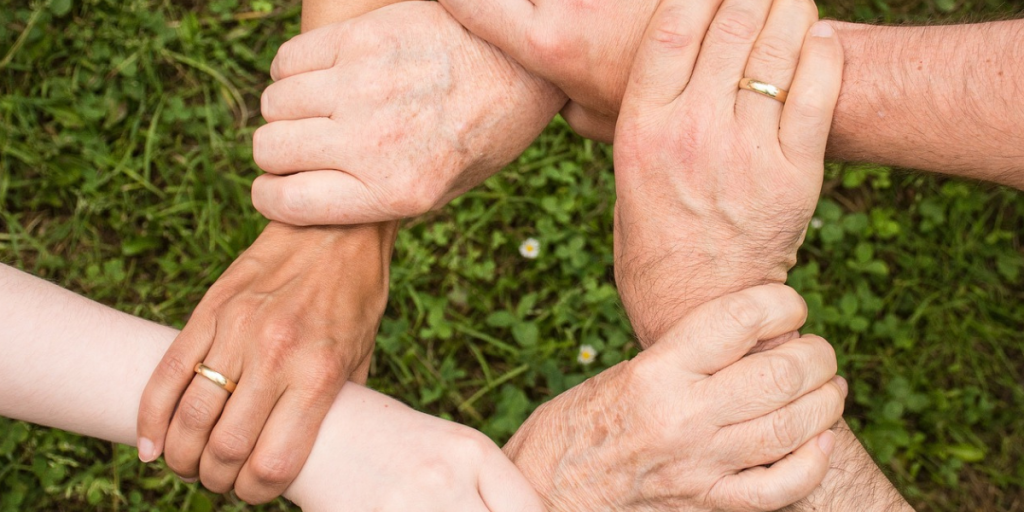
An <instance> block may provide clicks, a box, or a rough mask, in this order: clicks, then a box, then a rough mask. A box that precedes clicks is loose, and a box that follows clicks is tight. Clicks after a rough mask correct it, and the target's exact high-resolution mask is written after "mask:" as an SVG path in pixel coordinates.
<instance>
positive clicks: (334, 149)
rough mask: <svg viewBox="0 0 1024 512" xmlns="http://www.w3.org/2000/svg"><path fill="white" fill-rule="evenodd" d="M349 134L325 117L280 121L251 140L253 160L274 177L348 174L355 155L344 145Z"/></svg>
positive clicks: (259, 130)
mask: <svg viewBox="0 0 1024 512" xmlns="http://www.w3.org/2000/svg"><path fill="white" fill-rule="evenodd" d="M349 135H350V134H349V133H347V132H346V131H345V130H343V129H342V128H341V126H340V125H339V124H338V123H336V122H334V121H331V120H330V119H327V118H324V117H315V118H311V119H302V120H299V121H277V122H273V123H269V124H265V125H263V126H261V127H260V128H259V129H258V130H256V132H255V133H253V136H252V158H253V160H254V161H255V162H256V165H258V166H259V167H260V169H263V170H264V171H267V172H269V173H271V174H292V173H296V172H302V171H315V170H319V169H337V170H345V169H346V168H347V164H348V163H349V162H352V160H353V155H351V154H350V153H349V151H348V148H349V146H348V145H346V144H345V141H347V140H350V139H349V138H348V136H349Z"/></svg>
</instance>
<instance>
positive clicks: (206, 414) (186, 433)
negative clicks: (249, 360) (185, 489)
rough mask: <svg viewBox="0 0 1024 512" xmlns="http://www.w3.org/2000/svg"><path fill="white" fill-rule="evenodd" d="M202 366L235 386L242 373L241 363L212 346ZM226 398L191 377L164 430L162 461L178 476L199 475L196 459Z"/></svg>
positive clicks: (209, 383) (208, 382) (217, 389)
mask: <svg viewBox="0 0 1024 512" xmlns="http://www.w3.org/2000/svg"><path fill="white" fill-rule="evenodd" d="M203 364H205V365H206V366H207V367H208V368H210V369H211V370H213V371H215V372H218V373H220V374H221V375H223V376H224V377H227V378H228V379H230V380H231V381H233V382H236V383H237V382H238V378H239V376H240V375H241V373H242V366H241V362H240V361H238V360H237V359H234V358H230V357H227V355H226V354H224V353H223V352H220V351H218V347H217V345H216V343H215V344H214V347H213V348H212V349H211V350H210V354H209V355H208V356H207V357H206V358H205V359H204V361H203ZM230 395H231V394H230V393H228V392H227V391H226V390H225V389H224V388H221V387H220V386H219V385H217V384H215V383H213V381H211V380H209V379H207V378H206V377H203V376H202V375H199V374H195V376H194V377H193V379H192V383H191V384H190V385H189V386H188V389H186V390H185V394H184V395H183V396H182V397H181V402H180V403H179V404H178V410H177V411H175V413H174V417H173V418H172V419H171V426H170V427H169V428H168V429H167V445H166V447H165V449H164V460H165V461H166V462H167V467H169V468H171V470H172V471H174V472H175V473H176V474H177V475H178V476H180V477H182V478H189V479H191V478H196V477H198V476H199V458H200V457H201V456H202V454H203V450H204V449H205V448H206V443H207V441H208V440H209V439H210V432H211V431H213V426H214V425H215V424H216V423H217V419H218V418H220V414H221V411H223V410H224V404H225V403H227V401H228V398H229V397H230Z"/></svg>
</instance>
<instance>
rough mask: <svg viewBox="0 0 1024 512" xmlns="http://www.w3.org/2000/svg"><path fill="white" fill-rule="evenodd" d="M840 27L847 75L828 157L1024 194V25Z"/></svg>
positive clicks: (1011, 23)
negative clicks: (989, 183) (950, 177)
mask: <svg viewBox="0 0 1024 512" xmlns="http://www.w3.org/2000/svg"><path fill="white" fill-rule="evenodd" d="M834 26H835V27H836V28H837V30H838V32H839V36H840V40H841V41H842V44H843V48H844V50H845V53H846V68H845V72H844V77H843V89H842V94H841V96H840V98H839V104H838V106H837V107H836V112H835V117H834V120H833V123H832V133H831V136H830V138H829V156H830V157H832V158H836V159H840V160H851V161H869V162H876V163H882V164H886V165H895V166H900V167H908V168H913V169H921V170H926V171H933V172H939V173H944V174H950V175H956V176H962V177H966V178H972V179H979V180H985V181H993V182H997V183H1002V184H1004V185H1009V186H1012V187H1016V188H1024V100H1022V99H1021V98H1022V94H1024V86H1022V85H1021V84H1024V66H1021V64H1020V63H1021V62H1022V61H1024V45H1021V43H1020V41H1021V40H1024V20H1016V21H1002V22H992V23H984V24H975V25H949V26H932V27H883V26H869V25H859V24H853V23H840V22H835V23H834Z"/></svg>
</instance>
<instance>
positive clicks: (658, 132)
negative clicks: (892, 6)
mask: <svg viewBox="0 0 1024 512" xmlns="http://www.w3.org/2000/svg"><path fill="white" fill-rule="evenodd" d="M690 6H691V4H690V3H688V2H687V1H686V0H665V1H664V2H663V3H662V4H661V6H660V7H659V9H658V13H657V14H656V15H655V17H654V19H653V21H652V22H651V25H650V27H649V28H648V31H647V36H646V38H645V41H644V45H643V47H642V48H641V49H640V51H639V52H638V54H637V61H636V66H635V70H634V71H633V74H632V76H631V78H630V88H629V90H627V92H626V98H625V99H624V100H623V105H622V115H621V117H620V118H619V123H618V126H617V128H616V137H615V139H616V145H615V175H616V176H615V178H616V191H617V197H618V202H617V204H616V211H615V236H616V238H615V262H616V264H615V273H616V281H617V282H618V284H619V292H620V293H621V295H622V300H623V303H624V305H625V307H626V310H627V312H628V314H629V317H630V319H631V321H632V322H633V326H634V328H635V329H636V332H637V334H638V335H639V337H640V339H641V341H642V342H644V343H645V344H646V343H649V342H650V341H651V340H655V339H657V338H659V337H660V335H661V333H663V332H665V330H666V329H667V328H668V326H670V325H672V324H673V323H675V322H676V321H677V320H678V319H679V318H681V317H682V316H683V315H684V314H685V313H686V311H688V310H689V309H690V308H692V307H694V306H695V305H697V304H701V303H703V302H705V301H707V300H709V299H711V298H714V297H717V296H720V295H722V294H725V293H728V292H730V291H734V290H738V289H743V288H747V287H750V286H753V285H758V284H765V283H771V282H779V283H781V282H783V281H785V279H786V272H787V271H788V270H789V268H790V267H792V266H793V265H794V264H795V263H796V252H797V249H798V248H799V247H800V244H801V243H802V241H803V237H804V234H805V232H806V228H807V224H808V222H809V221H810V218H811V215H812V214H813V212H814V208H815V205H816V204H817V200H818V195H819V193H820V190H821V182H822V175H823V167H824V155H825V142H826V139H827V137H828V131H829V126H830V124H831V119H832V111H833V108H834V107H835V104H836V100H837V98H838V95H839V88H840V85H841V79H842V69H843V54H842V48H841V46H840V44H839V41H838V38H837V37H836V36H835V34H834V33H833V32H832V30H831V28H830V27H829V26H828V25H827V24H824V23H818V24H815V21H816V20H817V10H816V9H815V8H814V5H813V4H811V3H810V2H803V1H801V0H796V1H794V0H778V1H776V2H775V3H774V4H772V3H771V2H769V1H765V0H725V2H724V4H723V5H722V8H721V9H720V10H719V11H718V13H717V15H716V16H715V19H714V22H713V23H712V25H711V27H710V30H709V31H708V32H707V35H706V36H705V37H704V40H703V43H702V44H701V45H697V44H695V42H696V41H700V38H699V37H697V38H693V37H691V35H693V34H702V33H704V27H703V24H702V23H700V22H694V21H693V20H694V19H698V18H695V17H693V16H690V15H689V14H688V13H687V12H686V9H688V8H690ZM769 10H770V14H769ZM812 25H814V28H813V29H811V30H810V33H808V29H810V27H811V26H812ZM805 35H806V37H805ZM691 43H694V44H691ZM698 51H699V52H700V55H699V57H698ZM798 61H799V67H798V65H797V62H798ZM743 77H753V78H756V79H758V80H761V81H764V82H767V83H770V84H774V85H776V86H778V87H780V88H782V89H788V90H789V99H788V100H787V102H786V103H785V105H783V104H782V103H781V102H779V101H776V100H774V99H771V98H768V97H765V96H762V95H760V94H758V93H754V92H751V91H748V90H740V89H739V88H738V83H739V82H740V79H741V78H743ZM680 120H685V122H680Z"/></svg>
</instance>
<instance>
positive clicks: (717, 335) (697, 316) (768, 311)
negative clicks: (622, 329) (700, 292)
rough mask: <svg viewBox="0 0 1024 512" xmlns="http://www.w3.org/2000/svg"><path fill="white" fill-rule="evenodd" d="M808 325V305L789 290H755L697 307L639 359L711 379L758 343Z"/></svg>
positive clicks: (778, 286) (782, 287) (777, 287)
mask: <svg viewBox="0 0 1024 512" xmlns="http://www.w3.org/2000/svg"><path fill="white" fill-rule="evenodd" d="M806 319H807V304H806V303H805V302H804V300H803V298H802V297H800V294H798V293H797V292H796V291H795V290H793V289H792V288H790V287H788V286H785V285H781V284H769V285H763V286H755V287H753V288H747V289H745V290H743V291H739V292H736V293H732V294H729V295H725V296H722V297H719V298H717V299H715V300H712V301H709V302H705V303H704V304H702V305H700V306H698V307H697V308H695V309H694V310H693V311H691V312H690V313H689V314H688V315H686V317H684V318H683V319H682V320H681V321H680V322H679V323H677V324H676V325H675V326H673V327H672V329H671V330H669V332H668V334H666V335H665V336H664V337H663V338H662V340H660V341H659V342H658V343H656V344H655V345H654V346H653V347H651V348H650V349H648V350H646V351H645V352H644V353H643V354H641V356H643V357H655V358H665V359H666V360H668V361H673V362H676V363H675V364H676V365H677V367H680V368H683V369H685V370H688V371H691V372H694V373H697V374H700V375H711V374H714V373H717V372H718V371H720V370H722V369H724V368H726V367H728V366H729V365H731V364H733V363H735V362H736V361H739V360H740V359H742V358H743V356H745V355H746V354H747V353H748V352H750V349H751V348H753V347H754V346H755V345H756V344H757V342H758V341H759V340H764V339H770V338H774V337H776V336H781V335H782V334H786V333H788V332H790V331H795V330H797V329H799V328H800V327H801V326H802V325H803V323H804V321H805V320H806ZM661 352H665V354H664V355H662V354H660V353H661ZM648 354H650V355H648Z"/></svg>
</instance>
